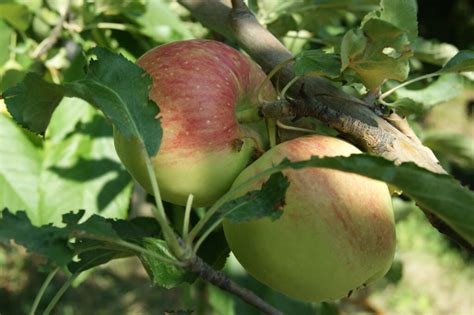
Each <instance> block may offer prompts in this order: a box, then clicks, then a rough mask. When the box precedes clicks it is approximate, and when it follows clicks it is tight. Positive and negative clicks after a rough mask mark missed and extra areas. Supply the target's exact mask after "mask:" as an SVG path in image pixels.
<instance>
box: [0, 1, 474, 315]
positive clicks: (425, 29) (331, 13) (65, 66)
mask: <svg viewBox="0 0 474 315" xmlns="http://www.w3.org/2000/svg"><path fill="white" fill-rule="evenodd" d="M378 2H379V1H376V0H363V1H350V0H334V1H330V0H328V1H306V0H304V1H303V0H301V1H298V0H292V1H282V0H259V1H257V0H249V5H250V7H251V8H252V9H253V10H254V11H255V12H257V16H258V18H259V20H260V21H261V22H262V23H264V24H265V25H266V26H267V27H268V28H269V29H270V30H271V31H272V32H273V33H274V34H275V35H276V36H278V37H279V38H280V39H281V40H282V41H283V42H284V43H285V44H286V45H287V47H289V48H290V49H291V50H292V51H293V52H294V53H298V52H300V51H301V50H302V49H311V48H321V47H331V45H332V46H337V44H338V43H340V41H341V38H342V36H343V35H344V33H345V32H346V31H347V30H348V29H350V28H353V27H357V25H358V23H359V22H360V20H361V18H362V17H363V16H364V15H365V14H366V13H367V12H369V11H370V10H373V9H374V8H376V7H377V4H378ZM67 3H68V1H62V0H0V91H3V90H5V89H6V88H8V87H11V86H13V85H15V84H16V83H17V82H19V81H20V80H21V79H22V78H23V76H24V75H25V73H26V72H28V71H34V72H37V73H40V74H41V75H43V76H44V77H45V78H47V79H48V80H50V81H52V82H56V83H58V82H64V81H71V80H73V79H77V78H78V77H80V76H81V75H82V73H83V71H82V67H83V66H84V63H83V59H82V58H80V57H81V49H82V50H87V49H88V48H90V47H93V46H95V45H101V46H105V47H109V48H111V49H113V50H115V51H118V52H121V53H122V54H123V55H125V56H126V57H127V58H129V59H131V60H135V59H136V58H138V57H139V56H140V55H141V54H143V53H144V52H145V51H147V50H148V49H150V48H152V47H154V46H156V45H158V44H161V43H166V42H170V41H175V40H182V39H189V38H213V39H218V40H226V39H224V38H223V37H222V36H221V35H219V34H217V33H215V32H212V31H209V30H207V29H206V28H204V27H203V26H201V25H200V24H199V23H197V22H196V21H195V20H194V19H193V18H192V17H191V16H190V15H189V13H188V12H187V11H186V9H184V8H183V7H181V6H180V5H179V4H178V3H177V1H168V0H149V1H146V0H125V1H118V0H117V1H114V0H96V1H86V0H73V1H71V5H70V6H69V7H68V6H67ZM418 3H419V33H420V37H421V38H423V39H420V40H419V41H418V42H417V43H415V47H416V48H415V57H414V58H413V59H412V61H411V71H412V72H411V76H413V77H416V76H419V75H422V74H424V73H429V72H432V71H435V70H436V69H438V68H439V66H440V65H442V64H443V63H444V62H445V61H446V60H447V59H449V58H450V57H451V56H452V55H453V54H454V53H455V52H456V51H457V50H458V49H474V32H473V30H474V4H473V3H472V1H469V0H455V1H442V0H419V1H418ZM66 8H67V11H66ZM64 12H67V13H66V17H65V19H64V23H62V28H61V29H60V30H59V33H58V37H57V38H56V40H55V41H54V43H52V47H51V48H49V49H47V50H46V53H44V54H40V55H38V53H39V52H41V50H42V47H44V45H49V44H50V43H48V41H51V34H52V33H54V32H55V27H56V25H57V24H58V22H59V21H61V17H62V15H64ZM227 43H228V44H230V45H235V43H232V42H229V41H227ZM440 80H441V79H440ZM459 80H461V81H462V84H459V82H461V81H459ZM459 80H458V78H457V79H453V80H451V79H446V80H445V81H446V82H443V81H441V82H438V85H437V86H434V87H431V90H426V89H429V88H430V86H431V85H432V84H435V83H436V82H437V81H432V82H423V83H420V84H419V85H417V86H415V87H413V89H414V90H415V91H420V90H424V91H425V92H426V94H425V95H424V98H425V99H424V100H422V103H423V105H424V106H425V107H424V110H423V111H422V112H421V113H417V114H413V115H411V116H410V122H411V124H412V126H413V128H414V129H415V131H416V132H417V133H418V134H419V136H420V138H421V139H422V141H423V142H424V143H425V144H426V145H427V146H429V147H431V148H432V149H433V150H434V151H435V153H436V154H437V156H438V157H439V158H440V160H441V162H442V164H443V166H444V167H445V168H446V169H447V170H449V171H450V172H451V173H452V174H453V175H454V176H455V177H456V178H457V179H458V180H460V181H461V182H462V183H463V184H464V185H467V186H469V187H470V188H471V189H473V187H474V154H473V153H474V84H473V81H472V80H473V78H470V79H469V78H463V79H459ZM390 84H392V83H390V82H389V85H390ZM460 86H461V87H460ZM448 92H449V93H448ZM447 94H449V95H448V96H446V95H447ZM67 102H77V104H75V106H76V108H77V110H76V111H74V112H70V111H67V110H62V111H61V107H60V109H59V110H58V113H55V116H54V118H53V123H52V126H51V127H50V129H49V130H48V132H47V133H46V135H45V137H44V139H42V138H41V137H37V136H34V135H32V134H30V133H28V132H26V131H24V130H22V129H21V128H20V127H18V126H17V125H16V124H15V123H14V122H12V120H11V118H10V117H9V115H8V113H7V112H6V110H5V107H4V104H3V103H2V102H1V100H0V111H1V112H2V113H1V114H0V148H1V149H0V154H1V155H2V156H6V155H9V156H10V158H13V159H19V158H21V156H25V154H30V155H29V156H28V157H29V158H30V159H31V160H34V161H33V162H32V161H29V162H28V163H32V164H30V167H31V172H32V174H31V175H32V177H31V178H26V179H22V180H23V184H25V183H26V184H25V185H27V186H28V185H30V186H28V187H30V188H29V189H31V191H34V190H38V187H45V188H46V189H43V190H45V192H39V193H38V199H40V200H42V201H38V200H36V199H35V198H36V197H35V198H33V197H32V195H33V194H32V193H30V192H29V191H26V192H25V190H24V189H23V190H21V189H20V188H18V187H17V186H15V180H11V181H8V179H9V178H8V174H7V173H6V171H5V169H4V168H2V167H3V166H2V164H1V163H0V179H1V180H0V191H2V192H3V194H0V195H2V196H1V197H0V208H2V207H3V206H9V207H11V208H15V209H25V208H26V209H28V210H29V211H30V212H29V213H28V215H29V216H30V218H32V220H36V223H46V222H50V221H53V222H54V221H57V220H58V219H59V218H60V215H61V214H62V213H64V211H66V210H71V209H64V200H65V199H66V198H69V199H70V200H73V201H74V202H76V203H75V207H77V208H85V209H87V211H89V212H90V213H101V214H103V215H106V216H111V217H120V218H125V217H127V216H128V215H130V216H136V215H150V213H149V207H148V206H147V198H146V197H145V196H144V194H143V192H142V191H141V190H140V189H137V188H135V189H133V187H132V183H131V179H130V177H129V176H128V174H127V173H126V172H125V171H124V169H123V168H122V167H121V165H120V163H119V162H118V159H117V157H116V155H115V152H114V149H113V145H112V139H111V129H110V126H108V125H107V124H106V123H105V121H104V119H103V117H102V116H100V115H99V114H97V113H96V112H95V111H93V110H92V109H91V108H90V107H89V106H87V105H86V104H84V103H82V102H81V101H77V100H67ZM43 140H44V141H43ZM13 142H14V143H15V146H14V148H15V150H13V149H10V150H7V149H8V148H12V146H11V143H13ZM32 155H34V159H33V158H31V156H32ZM90 160H95V161H97V160H98V161H101V163H102V164H100V165H99V166H98V165H97V164H94V165H92V164H90V163H88V161H90ZM0 161H3V160H0ZM84 167H87V169H86V170H87V173H88V174H90V175H89V176H88V177H87V178H83V179H82V180H80V181H77V180H74V179H72V177H71V176H72V175H71V174H77V172H78V170H82V171H81V172H86V171H84ZM4 171H5V172H4ZM18 181H19V179H18ZM22 187H26V186H22ZM64 187H69V188H68V191H66V192H64ZM104 187H105V188H104ZM47 191H49V192H47ZM58 191H61V194H62V195H63V199H58V197H57V194H58ZM84 196H87V197H84ZM107 196H108V197H107ZM71 198H72V199H71ZM130 200H132V202H131V203H130V202H129V201H130ZM394 208H395V215H396V219H397V237H398V239H397V242H398V248H397V255H396V259H395V262H394V265H393V267H392V269H391V270H390V272H389V273H388V275H387V276H386V277H385V278H384V279H382V280H380V281H378V282H377V283H376V284H375V285H373V286H371V287H369V288H366V289H364V290H360V291H358V292H356V293H354V294H353V295H352V296H351V297H350V298H346V299H343V300H341V301H339V302H337V303H314V304H310V303H300V302H297V301H294V300H291V299H290V298H287V297H285V296H283V295H281V294H279V293H277V292H275V291H273V290H271V289H269V288H267V287H265V286H263V285H261V284H259V283H258V282H256V281H255V280H253V279H252V278H251V277H250V276H248V275H247V274H246V273H245V271H243V269H242V268H241V267H240V266H239V265H238V263H237V262H236V260H235V259H234V258H233V257H230V258H229V259H228V260H227V263H226V267H225V271H226V272H227V273H228V274H230V275H231V277H232V278H233V279H235V280H236V281H237V282H239V283H241V284H243V285H244V286H246V287H248V288H250V289H252V290H254V291H255V292H257V293H258V294H259V295H260V296H261V297H262V298H263V299H265V300H266V301H268V302H269V303H271V304H273V305H275V306H276V307H277V308H279V309H280V310H282V311H283V312H285V313H286V314H325V315H326V314H395V315H402V314H403V315H410V314H420V315H425V314H429V315H436V314H440V315H444V314H450V315H451V314H459V315H468V314H474V268H473V258H472V257H470V256H468V254H467V253H466V252H464V251H463V250H461V249H459V247H457V246H456V245H455V244H453V243H452V242H451V241H449V240H448V239H447V238H446V237H444V236H443V235H442V234H439V233H438V232H437V231H436V230H435V229H433V228H432V227H431V225H430V224H429V223H428V222H427V220H426V218H425V217H424V216H423V214H422V213H421V211H420V210H419V209H417V208H416V206H415V205H414V204H413V203H411V202H410V201H408V200H406V198H404V196H403V195H402V196H400V197H395V198H394ZM167 210H168V211H169V212H170V214H171V213H173V216H174V218H173V219H174V220H176V222H178V221H179V216H180V213H181V212H182V211H183V210H182V209H180V208H176V207H173V206H171V205H169V207H168V209H167ZM43 262H44V261H43V259H42V258H41V257H38V256H31V255H29V254H27V253H26V252H25V251H24V250H23V249H22V248H21V247H19V246H16V245H14V244H12V245H11V246H5V245H0V314H2V315H6V314H15V315H16V314H27V313H28V311H29V309H30V306H31V304H32V301H33V300H34V298H35V295H36V294H37V292H38V290H39V288H40V286H41V284H42V282H43V280H44V278H45V276H46V274H45V273H44V272H42V271H43V267H42V263H43ZM65 279H66V277H65V276H64V275H59V276H57V277H56V278H55V279H54V281H53V282H52V284H51V285H50V287H49V288H48V289H47V291H46V295H45V297H44V299H43V301H45V302H44V303H46V302H47V301H49V300H50V299H51V298H52V297H53V296H54V294H55V293H56V292H57V290H59V288H60V287H61V286H62V284H63V283H64V281H65ZM44 306H45V305H43V304H41V305H40V309H42V308H44ZM53 313H54V314H163V313H171V314H258V313H257V312H256V311H255V310H254V309H253V308H251V307H250V306H248V305H246V304H243V303H242V302H241V301H240V300H238V299H236V298H234V297H233V296H231V295H228V294H227V293H224V292H222V291H220V290H218V289H216V288H214V287H212V286H209V285H207V284H205V283H203V282H200V281H198V282H196V283H194V284H193V285H188V286H185V287H181V288H175V289H169V290H168V289H163V288H159V287H154V286H152V285H151V282H150V280H149V278H148V276H147V274H146V272H145V270H144V269H143V267H142V266H141V264H140V262H139V261H138V260H137V259H121V260H115V261H113V262H111V263H109V264H107V265H105V266H102V267H99V268H97V269H96V270H94V271H92V272H88V273H87V274H86V275H83V276H82V277H81V278H80V279H77V280H76V282H75V285H74V287H73V288H70V289H69V290H68V291H67V292H66V294H65V295H64V297H63V298H62V300H61V301H60V302H59V304H58V305H57V307H56V309H55V310H54V312H53Z"/></svg>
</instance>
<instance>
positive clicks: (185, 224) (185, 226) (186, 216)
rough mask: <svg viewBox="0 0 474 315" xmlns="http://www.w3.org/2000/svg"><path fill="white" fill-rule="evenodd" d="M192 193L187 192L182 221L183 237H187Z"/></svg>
mask: <svg viewBox="0 0 474 315" xmlns="http://www.w3.org/2000/svg"><path fill="white" fill-rule="evenodd" d="M193 199H194V196H193V194H189V196H188V200H187V202H186V209H185V210H184V221H183V239H186V237H188V233H189V219H190V217H191V209H192V205H193Z"/></svg>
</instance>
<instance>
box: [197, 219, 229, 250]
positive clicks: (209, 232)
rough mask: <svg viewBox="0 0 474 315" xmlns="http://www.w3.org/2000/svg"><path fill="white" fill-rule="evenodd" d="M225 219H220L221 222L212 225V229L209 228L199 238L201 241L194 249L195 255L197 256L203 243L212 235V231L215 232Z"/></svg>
mask: <svg viewBox="0 0 474 315" xmlns="http://www.w3.org/2000/svg"><path fill="white" fill-rule="evenodd" d="M222 221H223V219H222V218H220V219H219V220H217V221H216V222H214V224H213V225H211V227H210V228H208V229H207V230H206V231H205V232H204V233H203V234H202V236H201V237H200V238H199V240H198V241H197V242H196V245H194V247H193V255H197V252H198V250H199V247H201V245H202V243H204V241H205V240H206V238H207V237H208V236H209V234H211V233H212V231H214V230H215V229H216V228H217V227H218V226H219V225H220V224H221V223H222Z"/></svg>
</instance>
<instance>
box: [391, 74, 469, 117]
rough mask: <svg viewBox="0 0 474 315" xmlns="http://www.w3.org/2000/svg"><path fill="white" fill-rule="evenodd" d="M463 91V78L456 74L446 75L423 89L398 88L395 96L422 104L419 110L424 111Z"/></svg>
mask: <svg viewBox="0 0 474 315" xmlns="http://www.w3.org/2000/svg"><path fill="white" fill-rule="evenodd" d="M463 91H464V80H463V78H462V77H461V76H459V75H457V74H446V75H442V76H440V77H439V79H437V80H436V81H434V82H433V83H431V84H429V85H428V86H427V87H425V88H423V89H417V90H409V89H407V88H400V89H398V90H397V91H396V94H397V97H399V98H410V99H412V100H413V101H414V102H416V103H419V104H422V108H421V109H422V110H424V111H426V110H429V109H431V108H432V107H433V106H435V105H437V104H440V103H443V102H446V101H449V100H451V99H454V98H456V97H458V96H459V95H461V93H462V92H463Z"/></svg>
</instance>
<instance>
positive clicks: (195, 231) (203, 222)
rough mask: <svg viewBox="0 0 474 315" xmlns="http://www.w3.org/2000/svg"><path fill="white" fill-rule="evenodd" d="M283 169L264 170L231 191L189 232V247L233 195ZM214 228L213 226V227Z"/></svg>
mask: <svg viewBox="0 0 474 315" xmlns="http://www.w3.org/2000/svg"><path fill="white" fill-rule="evenodd" d="M281 169H282V166H280V165H277V166H274V167H272V168H268V169H266V170H264V171H263V172H261V173H258V174H257V175H255V176H252V177H251V178H249V179H248V180H246V181H245V182H243V183H242V184H240V185H238V186H236V187H234V188H232V189H230V190H229V191H228V192H227V193H226V194H225V195H224V196H222V197H220V198H219V199H218V200H217V201H216V202H215V203H214V204H213V205H212V206H211V207H210V208H209V210H208V211H207V212H206V214H205V215H204V217H202V219H201V220H199V221H198V223H197V224H196V225H195V226H194V228H193V229H192V230H191V232H189V235H188V238H187V239H186V240H185V241H186V243H187V244H188V245H189V244H192V242H193V240H194V239H195V238H196V236H197V235H198V234H199V232H201V230H202V228H203V227H204V226H205V225H206V223H207V222H208V221H209V220H210V219H211V218H212V216H213V215H214V214H215V213H216V212H217V211H218V210H219V208H220V207H221V206H222V205H223V204H224V203H226V202H227V201H228V200H229V199H230V198H232V197H233V195H234V194H235V193H236V192H238V191H240V190H242V189H243V188H245V187H246V186H248V185H250V184H252V183H253V182H255V181H256V180H258V179H260V178H262V177H266V176H270V175H272V174H273V173H276V172H278V171H280V170H281ZM211 228H212V226H211Z"/></svg>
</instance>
